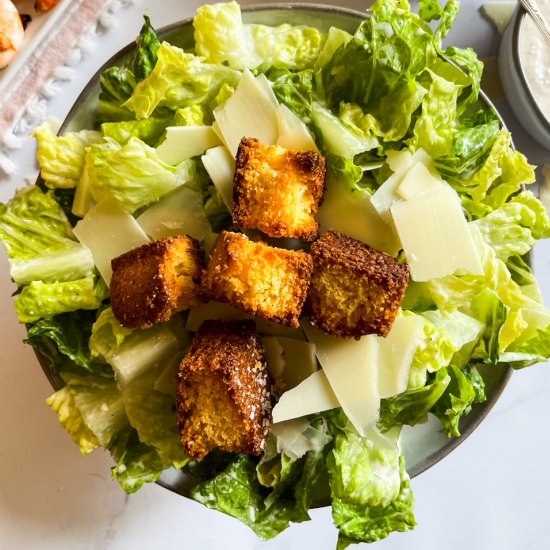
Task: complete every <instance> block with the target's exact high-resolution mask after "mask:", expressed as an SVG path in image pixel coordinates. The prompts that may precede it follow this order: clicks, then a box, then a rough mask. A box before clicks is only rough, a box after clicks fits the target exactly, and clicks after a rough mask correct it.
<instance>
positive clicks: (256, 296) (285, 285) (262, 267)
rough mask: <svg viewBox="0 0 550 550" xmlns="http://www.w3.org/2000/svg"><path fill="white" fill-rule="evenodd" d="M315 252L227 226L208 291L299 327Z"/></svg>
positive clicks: (207, 276)
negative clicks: (261, 239) (269, 241)
mask: <svg viewBox="0 0 550 550" xmlns="http://www.w3.org/2000/svg"><path fill="white" fill-rule="evenodd" d="M311 270H312V260H311V256H310V255H309V254H307V253H306V252H303V251H301V250H284V249H282V248H275V247H272V246H269V245H267V244H265V243H263V242H254V241H251V240H250V239H249V238H248V237H247V236H246V235H243V234H242V233H232V232H230V231H223V232H222V233H221V234H220V235H219V237H218V239H217V240H216V243H215V244H214V248H213V249H212V252H211V253H210V259H209V262H208V267H207V268H206V270H205V273H204V274H203V277H202V282H201V286H202V290H203V293H204V295H205V297H208V298H210V299H212V300H218V301H220V302H226V303H228V304H231V305H232V306H234V307H236V308H239V309H242V310H243V311H246V312H248V313H251V314H253V315H258V316H259V317H264V318H265V319H269V320H272V321H275V322H277V323H280V324H283V325H287V326H291V327H295V328H297V327H298V326H299V323H298V318H299V316H300V314H301V312H302V307H303V304H304V302H305V299H306V297H307V291H308V288H309V280H310V277H311Z"/></svg>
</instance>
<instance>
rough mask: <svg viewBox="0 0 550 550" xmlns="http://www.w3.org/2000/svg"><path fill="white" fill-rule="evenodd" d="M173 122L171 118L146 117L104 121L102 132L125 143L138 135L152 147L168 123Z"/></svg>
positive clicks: (162, 134)
mask: <svg viewBox="0 0 550 550" xmlns="http://www.w3.org/2000/svg"><path fill="white" fill-rule="evenodd" d="M170 124H172V121H171V120H170V118H155V117H150V118H144V119H142V120H126V121H120V122H104V123H103V124H102V125H101V132H102V134H103V136H104V137H109V138H112V139H114V140H115V141H117V142H118V143H120V145H125V144H126V143H128V141H129V140H130V138H132V137H136V138H138V139H140V140H141V141H144V142H145V143H147V145H150V146H151V147H156V146H157V145H158V144H159V143H160V142H161V141H162V138H163V136H164V132H165V130H166V127H167V126H168V125H170Z"/></svg>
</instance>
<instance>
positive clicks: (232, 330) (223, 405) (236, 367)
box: [176, 320, 272, 460]
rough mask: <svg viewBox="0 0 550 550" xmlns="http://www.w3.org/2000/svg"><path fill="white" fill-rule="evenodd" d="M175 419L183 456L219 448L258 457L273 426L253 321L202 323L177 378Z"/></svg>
mask: <svg viewBox="0 0 550 550" xmlns="http://www.w3.org/2000/svg"><path fill="white" fill-rule="evenodd" d="M178 379H179V382H178V393H177V397H176V407H177V409H176V414H177V420H178V425H179V428H180V436H181V442H182V444H183V447H184V449H185V452H186V453H187V455H188V456H189V457H191V458H194V459H197V460H201V459H202V458H204V457H205V456H206V455H207V454H208V453H209V452H210V451H212V450H213V449H215V448H218V449H220V450H222V451H227V452H232V453H247V454H254V455H258V454H261V453H262V451H263V449H264V445H265V440H266V437H267V434H268V431H269V428H270V426H271V408H272V397H271V380H270V377H269V371H268V369H267V365H266V361H265V358H264V350H263V348H262V344H261V339H260V337H259V335H258V334H257V333H256V330H255V327H254V321H251V320H245V321H205V322H204V323H203V324H202V325H201V327H200V328H199V330H198V332H197V334H196V336H195V338H194V339H193V342H192V343H191V348H190V349H189V352H188V353H187V355H186V356H185V358H184V359H183V361H182V363H181V365H180V369H179V373H178Z"/></svg>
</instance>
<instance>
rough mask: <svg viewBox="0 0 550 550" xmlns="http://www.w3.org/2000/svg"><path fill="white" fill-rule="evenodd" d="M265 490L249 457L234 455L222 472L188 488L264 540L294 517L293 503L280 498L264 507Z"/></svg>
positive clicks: (208, 504)
mask: <svg viewBox="0 0 550 550" xmlns="http://www.w3.org/2000/svg"><path fill="white" fill-rule="evenodd" d="M268 494H269V492H268V491H267V489H265V488H263V487H261V485H260V484H259V482H258V478H257V476H256V464H255V462H254V460H253V459H252V457H250V456H248V455H237V456H236V457H235V459H234V460H233V462H231V464H229V466H228V467H227V468H226V469H225V470H224V471H223V472H221V473H219V474H218V475H217V476H216V477H214V478H213V479H211V480H208V481H204V482H202V483H199V484H198V485H197V486H196V487H195V488H194V489H193V490H192V491H191V498H193V499H194V500H196V501H197V502H200V503H201V504H204V505H205V506H207V507H208V508H213V509H215V510H219V511H220V512H223V513H225V514H228V515H230V516H233V517H234V518H236V519H238V520H240V521H242V522H243V523H244V524H245V525H248V526H249V527H250V528H251V529H252V530H253V531H254V532H255V533H256V534H257V535H258V537H260V538H261V539H262V540H267V539H270V538H273V537H274V536H276V535H278V534H279V533H280V532H281V531H284V530H285V529H286V528H287V527H288V525H289V523H290V521H292V520H293V519H294V506H292V505H291V506H287V502H286V501H285V499H283V498H280V499H278V500H276V501H275V502H273V503H271V506H269V507H267V505H266V504H265V498H266V497H267V495H268Z"/></svg>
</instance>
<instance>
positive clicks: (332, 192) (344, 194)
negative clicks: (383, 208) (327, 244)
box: [319, 178, 401, 256]
mask: <svg viewBox="0 0 550 550" xmlns="http://www.w3.org/2000/svg"><path fill="white" fill-rule="evenodd" d="M319 224H320V232H321V234H322V233H326V232H327V231H328V230H329V229H333V230H335V231H340V232H342V233H345V234H346V235H349V236H350V237H353V238H354V239H358V240H360V241H362V242H365V243H367V244H368V245H370V246H372V247H373V248H376V249H377V250H381V251H383V252H387V253H388V254H390V255H391V256H395V255H396V254H397V252H398V251H399V250H400V249H401V243H400V242H399V239H398V238H397V235H396V234H395V231H394V229H393V227H392V226H391V225H390V224H387V223H386V222H385V221H384V220H383V219H382V218H381V217H380V216H379V215H378V213H377V212H376V210H375V209H374V207H373V205H372V203H371V197H370V195H369V194H368V192H367V191H362V190H359V189H353V190H351V189H349V188H348V187H347V186H345V185H342V184H341V183H340V182H338V181H336V180H334V179H332V178H329V179H328V182H327V190H326V192H325V197H324V199H323V203H322V204H321V207H320V208H319Z"/></svg>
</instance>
